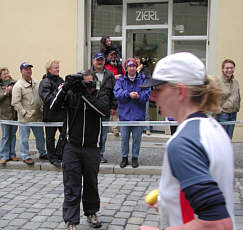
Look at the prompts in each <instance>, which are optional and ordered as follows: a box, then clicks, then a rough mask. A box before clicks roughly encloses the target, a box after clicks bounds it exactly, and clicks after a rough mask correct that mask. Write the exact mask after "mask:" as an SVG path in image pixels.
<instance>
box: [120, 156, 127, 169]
mask: <svg viewBox="0 0 243 230" xmlns="http://www.w3.org/2000/svg"><path fill="white" fill-rule="evenodd" d="M127 165H128V158H127V157H123V158H122V162H121V163H120V167H121V168H125V167H126V166H127Z"/></svg>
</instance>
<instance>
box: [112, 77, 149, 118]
mask: <svg viewBox="0 0 243 230" xmlns="http://www.w3.org/2000/svg"><path fill="white" fill-rule="evenodd" d="M145 82H146V77H145V75H144V74H140V73H137V74H136V78H135V80H134V81H131V80H130V79H129V78H128V76H127V73H126V74H125V75H124V76H123V77H119V79H118V80H117V81H116V85H115V87H114V94H115V97H116V99H117V101H118V114H119V119H120V121H144V120H145V110H146V102H147V101H148V100H149V96H150V88H146V89H143V88H140V87H139V86H140V85H142V84H144V83H145ZM131 92H137V93H138V94H139V98H138V99H132V98H131V97H130V93H131Z"/></svg>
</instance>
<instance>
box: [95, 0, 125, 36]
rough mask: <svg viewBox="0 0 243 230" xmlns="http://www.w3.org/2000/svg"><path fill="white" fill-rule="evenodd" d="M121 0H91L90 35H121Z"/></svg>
mask: <svg viewBox="0 0 243 230" xmlns="http://www.w3.org/2000/svg"><path fill="white" fill-rule="evenodd" d="M121 28H122V1H121V0H105V1H104V0H92V9H91V37H101V36H103V35H105V34H106V35H109V36H111V37H119V36H121V35H122V29H121Z"/></svg>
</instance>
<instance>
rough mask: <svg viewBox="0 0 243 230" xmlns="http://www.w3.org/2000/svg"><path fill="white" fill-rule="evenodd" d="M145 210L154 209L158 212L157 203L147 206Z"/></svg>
mask: <svg viewBox="0 0 243 230" xmlns="http://www.w3.org/2000/svg"><path fill="white" fill-rule="evenodd" d="M147 208H155V210H156V211H157V212H158V211H159V208H158V203H157V202H156V203H154V204H147Z"/></svg>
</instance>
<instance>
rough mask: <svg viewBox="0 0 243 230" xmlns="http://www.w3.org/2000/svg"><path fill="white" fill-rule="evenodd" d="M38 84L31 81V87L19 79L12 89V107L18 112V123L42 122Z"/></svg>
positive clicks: (22, 79)
mask: <svg viewBox="0 0 243 230" xmlns="http://www.w3.org/2000/svg"><path fill="white" fill-rule="evenodd" d="M38 88H39V84H38V83H37V82H36V81H34V80H33V79H32V85H31V84H30V83H28V82H27V81H26V80H25V79H24V78H22V77H21V78H20V79H19V80H18V81H17V82H16V84H15V85H14V87H13V91H12V103H11V104H12V106H14V108H15V110H16V111H17V112H18V121H21V122H33V121H42V102H41V99H40V97H39V94H38Z"/></svg>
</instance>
